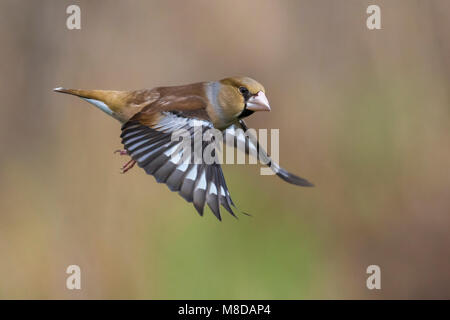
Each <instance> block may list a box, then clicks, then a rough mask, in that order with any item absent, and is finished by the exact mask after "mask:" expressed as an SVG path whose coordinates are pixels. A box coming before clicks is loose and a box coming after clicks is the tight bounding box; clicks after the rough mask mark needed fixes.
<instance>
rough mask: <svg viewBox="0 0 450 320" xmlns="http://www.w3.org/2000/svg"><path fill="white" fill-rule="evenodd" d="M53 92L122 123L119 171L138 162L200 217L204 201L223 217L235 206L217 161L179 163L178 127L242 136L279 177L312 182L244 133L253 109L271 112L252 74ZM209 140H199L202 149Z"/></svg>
mask: <svg viewBox="0 0 450 320" xmlns="http://www.w3.org/2000/svg"><path fill="white" fill-rule="evenodd" d="M54 91H56V92H62V93H68V94H72V95H75V96H78V97H80V98H82V99H84V100H86V101H88V102H90V103H92V104H93V105H94V106H96V107H98V108H99V109H101V110H102V111H104V112H105V113H107V114H108V115H110V116H111V117H113V118H115V119H117V120H118V121H120V122H121V123H122V135H121V138H122V143H123V145H124V147H125V150H118V151H119V152H120V153H121V154H128V155H129V156H130V157H131V160H130V161H129V162H128V163H127V164H126V165H124V167H123V168H122V169H123V172H126V171H128V170H129V169H130V168H131V167H133V165H134V164H135V163H137V164H138V165H139V167H141V168H143V169H144V170H145V172H147V173H148V174H150V175H152V176H154V177H155V178H156V181H157V182H162V183H165V184H166V185H167V186H168V187H169V189H170V190H172V191H178V193H179V194H180V195H181V196H182V197H183V198H184V199H186V201H188V202H193V204H194V207H195V208H196V209H197V211H198V212H199V214H200V215H203V209H204V206H205V203H207V204H208V206H209V207H210V208H211V210H212V212H213V213H214V215H215V216H216V217H217V218H218V219H219V220H221V216H220V205H222V206H223V207H224V208H225V209H226V210H227V211H228V212H229V213H230V214H232V215H233V216H235V215H234V213H233V210H232V209H231V207H235V205H234V203H233V201H232V200H231V197H230V193H229V191H228V188H227V185H226V183H225V178H224V175H223V172H222V168H221V166H220V164H219V163H212V164H207V163H204V162H200V163H198V161H197V162H195V161H192V158H191V156H189V157H187V160H188V161H186V159H185V160H184V161H177V159H178V160H179V159H180V157H179V156H178V157H177V156H176V154H175V152H180V151H177V150H179V147H180V143H181V142H179V141H173V140H172V138H171V136H172V133H174V132H175V131H176V130H186V131H185V132H188V133H189V134H190V135H191V138H195V135H196V132H197V131H196V130H194V127H197V128H198V127H200V128H201V130H202V131H201V132H200V133H202V132H205V131H206V130H208V129H211V128H215V129H218V130H220V131H221V132H222V133H223V135H224V137H227V140H226V141H229V139H228V137H230V136H234V137H232V138H234V141H237V140H239V139H241V140H245V142H246V143H245V152H246V153H247V154H249V153H250V151H251V150H253V151H254V150H257V152H256V153H257V154H258V158H259V160H260V161H261V162H263V163H264V164H266V165H267V166H269V167H270V168H271V169H272V170H273V171H274V173H275V174H276V175H277V176H279V177H280V178H281V179H283V180H284V181H286V182H289V183H291V184H294V185H298V186H304V187H310V186H312V184H311V183H310V182H309V181H307V180H305V179H303V178H300V177H297V176H296V175H294V174H292V173H289V172H287V171H286V170H284V169H283V168H281V167H280V166H279V165H278V164H276V163H274V162H273V161H272V160H271V159H270V157H269V155H268V154H267V153H266V152H265V151H264V150H263V149H262V148H261V147H260V146H259V144H258V141H257V140H256V138H254V137H253V136H252V135H249V134H247V133H246V134H244V132H246V131H247V129H248V128H247V126H246V125H245V122H244V120H243V118H245V117H248V116H250V115H252V114H253V113H254V112H255V111H270V106H269V101H268V100H267V97H266V95H265V90H264V87H263V86H262V85H261V84H260V83H258V82H257V81H255V80H253V79H251V78H248V77H232V78H226V79H223V80H220V81H213V82H200V83H193V84H188V85H182V86H174V87H158V88H154V89H144V90H137V91H110V90H74V89H64V88H56V89H54ZM239 129H242V130H239ZM213 142H214V141H211V142H205V141H202V144H201V148H202V150H204V149H205V148H207V147H208V145H209V143H213Z"/></svg>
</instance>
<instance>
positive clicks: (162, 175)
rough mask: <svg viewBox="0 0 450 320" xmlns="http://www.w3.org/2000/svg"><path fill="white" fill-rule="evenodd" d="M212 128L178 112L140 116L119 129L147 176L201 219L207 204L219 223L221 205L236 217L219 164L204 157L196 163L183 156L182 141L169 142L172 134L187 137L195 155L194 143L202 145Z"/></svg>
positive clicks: (204, 121)
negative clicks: (191, 207) (178, 195)
mask: <svg viewBox="0 0 450 320" xmlns="http://www.w3.org/2000/svg"><path fill="white" fill-rule="evenodd" d="M212 127H213V126H212V124H211V122H209V121H207V120H198V119H193V118H189V117H185V116H183V115H181V114H180V113H179V112H170V111H162V112H161V111H155V112H143V113H139V114H137V115H136V116H134V117H133V118H132V119H130V121H128V122H126V123H125V124H124V125H123V126H122V135H121V138H122V143H123V145H124V146H125V149H126V150H127V151H128V154H129V155H130V156H131V158H132V159H133V160H135V161H136V162H137V164H138V165H139V167H141V168H143V169H144V170H145V172H146V173H147V174H150V175H152V176H154V177H155V179H156V181H157V182H159V183H165V184H166V185H167V186H168V187H169V189H170V190H171V191H177V192H178V193H179V194H180V195H181V196H182V197H183V198H184V199H186V201H188V202H193V204H194V207H195V208H196V209H197V211H198V213H199V214H200V215H203V209H204V206H205V203H206V204H208V206H209V207H210V208H211V210H212V212H213V213H214V215H215V216H216V217H217V218H218V219H219V220H221V215H220V206H221V205H222V206H223V207H224V208H225V209H226V210H227V211H228V212H229V213H230V214H232V215H233V216H235V215H234V213H233V210H232V209H231V207H232V206H234V204H233V202H232V200H231V197H230V193H229V191H228V188H227V185H226V183H225V178H224V176H223V172H222V168H221V166H220V164H218V163H212V164H206V163H204V162H203V157H200V159H201V161H200V162H199V161H195V159H194V155H195V153H194V152H190V154H189V155H188V154H184V152H186V149H185V148H183V147H184V146H183V143H185V141H183V139H180V140H173V139H172V134H173V133H175V132H183V133H185V134H186V133H187V134H188V136H189V138H190V141H191V150H194V151H195V146H194V141H196V140H195V139H200V140H197V141H202V136H203V134H204V132H205V131H206V130H208V129H210V128H212ZM181 130H183V131H181ZM200 135H201V136H200ZM210 143H214V139H211V141H210V142H205V141H202V146H201V147H202V148H201V149H202V150H201V152H203V150H204V149H205V148H206V147H207V146H208V144H210Z"/></svg>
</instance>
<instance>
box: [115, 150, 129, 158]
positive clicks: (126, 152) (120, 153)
mask: <svg viewBox="0 0 450 320" xmlns="http://www.w3.org/2000/svg"><path fill="white" fill-rule="evenodd" d="M114 153H118V154H119V155H121V156H126V155H127V154H128V151H127V150H120V149H119V150H116V151H114Z"/></svg>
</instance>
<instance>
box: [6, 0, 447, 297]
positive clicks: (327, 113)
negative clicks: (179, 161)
mask: <svg viewBox="0 0 450 320" xmlns="http://www.w3.org/2000/svg"><path fill="white" fill-rule="evenodd" d="M70 4H78V5H79V6H80V7H81V30H72V31H71V30H68V29H67V28H66V18H67V17H68V15H67V14H66V8H67V6H68V5H70ZM369 4H378V5H379V6H380V7H381V23H382V30H375V31H370V30H368V29H367V28H366V18H367V16H368V15H367V14H366V8H367V6H368V5H369ZM0 40H1V50H0V58H1V64H0V68H1V69H0V74H1V76H0V93H1V101H2V105H1V107H0V147H1V148H0V150H1V153H0V298H8V299H10V298H43V299H48V298H62V299H76V298H139V299H140V298H150V299H156V298H192V299H197V298H236V299H240V298H254V299H258V298H268V299H283V298H285V299H303V298H325V299H342V298H369V299H379V298H450V248H449V245H450V234H449V224H450V91H449V86H450V61H449V57H450V1H447V0H441V1H439V0H436V1H418V0H417V1H413V0H403V1H400V0H398V1H380V0H372V1H356V0H348V1H333V0H329V1H316V0H314V1H313V0H311V1H293V0H292V1H284V0H283V1H275V0H273V1H262V0H255V1H243V0H239V1H207V0H192V1H56V0H54V1H16V0H14V1H5V0H1V1H0ZM230 75H248V76H251V77H253V78H255V79H257V80H259V81H260V82H262V83H263V84H264V86H265V87H266V89H267V92H268V97H269V100H270V101H271V105H272V109H273V110H272V112H271V113H270V114H258V115H255V116H253V117H251V118H250V119H249V120H248V123H249V124H250V125H251V126H252V127H255V128H280V138H281V145H280V161H281V164H282V165H283V166H284V167H286V168H287V169H289V170H291V171H293V172H295V173H298V174H299V175H301V176H304V177H306V178H308V179H310V180H311V181H313V182H314V183H315V184H316V187H315V188H312V189H302V188H296V187H294V186H292V185H288V184H286V183H284V182H282V181H281V180H280V179H278V178H276V177H273V176H260V175H259V170H258V168H257V167H256V166H226V167H225V169H224V171H225V175H226V177H227V181H228V185H229V187H230V190H231V194H232V196H233V199H234V200H235V202H236V203H237V204H238V206H240V207H241V208H242V209H244V210H245V211H248V212H250V213H251V214H252V215H253V217H251V218H249V217H246V216H243V215H241V216H240V218H239V219H238V220H236V219H234V218H232V217H231V216H229V215H224V219H223V220H224V221H222V222H218V221H217V220H216V219H215V217H214V216H213V215H212V213H211V212H210V211H209V209H208V210H207V211H206V214H205V216H204V217H203V218H201V217H199V216H198V214H197V213H196V212H195V210H194V208H193V207H192V205H189V204H187V203H186V202H185V201H184V200H183V199H182V198H181V197H179V196H177V195H176V194H173V193H171V192H169V190H168V189H167V187H166V186H164V185H160V184H157V183H156V182H155V181H154V179H153V178H152V177H149V176H147V175H145V173H144V171H143V170H141V169H139V168H136V169H133V170H131V171H130V172H129V173H127V174H126V175H121V174H120V173H119V172H120V171H119V168H120V166H121V165H122V164H123V162H124V160H125V159H124V158H123V157H119V156H117V155H113V151H114V150H116V149H118V148H120V147H121V145H120V138H119V135H120V125H119V123H117V122H115V121H114V120H113V119H112V118H108V117H107V116H106V115H105V114H103V113H102V112H100V111H99V110H97V109H95V108H94V107H93V106H91V105H89V104H87V103H86V102H84V101H82V100H78V99H76V98H74V97H69V96H64V95H60V94H55V93H53V92H52V88H54V87H57V86H64V87H69V88H88V89H117V90H128V89H140V88H151V87H154V86H159V85H175V84H183V83H190V82H195V81H202V80H216V79H221V78H223V77H226V76H230ZM70 264H77V265H79V266H80V267H81V272H82V290H80V291H76V290H74V291H69V290H67V289H66V288H65V281H66V277H67V275H66V273H65V270H66V268H67V266H68V265H70ZM372 264H375V265H379V266H380V267H381V287H382V289H381V290H373V291H370V290H368V289H367V288H366V278H367V277H368V275H367V274H366V268H367V266H369V265H372Z"/></svg>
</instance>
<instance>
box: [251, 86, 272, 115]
mask: <svg viewBox="0 0 450 320" xmlns="http://www.w3.org/2000/svg"><path fill="white" fill-rule="evenodd" d="M247 109H248V110H252V111H270V105H269V100H267V97H266V95H265V94H264V92H262V91H259V92H258V93H257V94H256V95H254V96H251V97H250V99H248V101H247Z"/></svg>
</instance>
